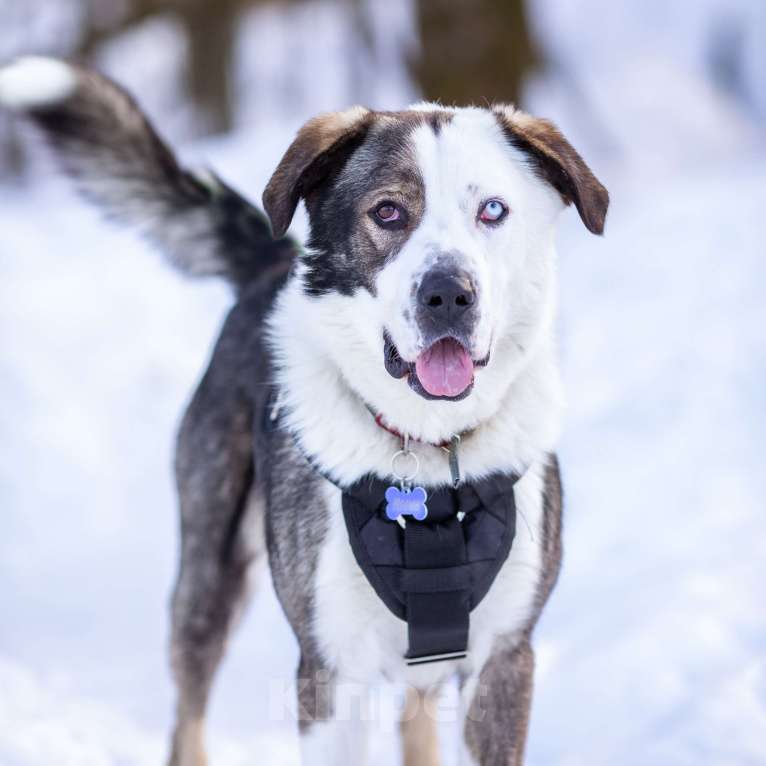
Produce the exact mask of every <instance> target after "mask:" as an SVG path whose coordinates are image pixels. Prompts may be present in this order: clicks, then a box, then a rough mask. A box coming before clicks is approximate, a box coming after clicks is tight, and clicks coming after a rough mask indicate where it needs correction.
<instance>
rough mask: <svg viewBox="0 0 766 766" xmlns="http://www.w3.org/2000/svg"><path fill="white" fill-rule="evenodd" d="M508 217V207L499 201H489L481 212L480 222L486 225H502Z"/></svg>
mask: <svg viewBox="0 0 766 766" xmlns="http://www.w3.org/2000/svg"><path fill="white" fill-rule="evenodd" d="M506 215H508V206H507V205H505V204H504V203H503V202H501V201H500V200H499V199H491V200H487V201H486V202H485V203H484V205H483V206H482V207H481V209H480V210H479V220H480V221H483V222H484V223H500V221H502V220H503V218H505V216H506Z"/></svg>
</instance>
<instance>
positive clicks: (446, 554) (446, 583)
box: [402, 516, 470, 665]
mask: <svg viewBox="0 0 766 766" xmlns="http://www.w3.org/2000/svg"><path fill="white" fill-rule="evenodd" d="M465 563H466V545H465V537H464V536H463V526H462V524H461V523H460V522H459V521H458V520H457V518H455V517H454V516H453V517H452V518H450V519H449V520H448V521H444V522H440V523H436V524H418V523H414V522H413V523H411V524H408V525H407V527H406V529H405V530H404V564H405V567H406V569H405V570H404V577H403V578H402V579H403V580H404V581H408V583H405V582H403V583H402V584H403V585H405V584H409V585H410V589H409V590H407V589H406V588H405V587H403V588H402V590H403V591H404V593H405V597H406V610H407V635H408V639H409V649H408V650H407V654H406V655H405V659H406V661H407V664H408V665H413V664H419V663H422V662H428V661H430V659H429V658H433V657H440V656H441V655H443V654H451V655H453V656H454V658H455V659H457V658H458V656H461V657H464V656H465V653H466V649H467V647H468V624H469V616H468V613H469V603H468V602H469V596H470V593H469V588H468V586H469V583H470V572H468V571H467V570H466V569H461V565H465ZM458 572H461V573H462V576H461V575H458V574H457V573H458Z"/></svg>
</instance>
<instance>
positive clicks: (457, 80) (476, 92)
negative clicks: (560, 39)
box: [411, 0, 540, 104]
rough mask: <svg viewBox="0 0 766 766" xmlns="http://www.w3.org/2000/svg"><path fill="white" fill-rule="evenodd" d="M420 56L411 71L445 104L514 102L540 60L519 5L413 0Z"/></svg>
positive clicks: (428, 94)
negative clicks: (415, 6) (415, 8)
mask: <svg viewBox="0 0 766 766" xmlns="http://www.w3.org/2000/svg"><path fill="white" fill-rule="evenodd" d="M417 15H418V26H419V33H420V42H421V51H420V53H419V55H417V57H416V58H415V59H414V60H413V61H411V69H412V73H413V76H414V77H415V80H416V82H417V83H418V84H419V85H420V87H421V90H422V91H423V95H424V97H425V98H427V99H429V100H437V101H441V102H442V103H444V104H470V103H474V104H485V103H492V102H495V101H511V102H514V103H515V102H517V101H519V100H520V98H521V94H522V86H523V80H524V77H525V75H526V74H528V73H529V72H530V71H531V70H532V69H533V68H534V67H535V66H536V65H537V64H538V63H539V61H540V54H539V52H538V50H537V48H536V46H535V45H534V41H533V40H532V37H531V35H530V31H529V25H528V23H527V16H526V9H525V3H524V0H417Z"/></svg>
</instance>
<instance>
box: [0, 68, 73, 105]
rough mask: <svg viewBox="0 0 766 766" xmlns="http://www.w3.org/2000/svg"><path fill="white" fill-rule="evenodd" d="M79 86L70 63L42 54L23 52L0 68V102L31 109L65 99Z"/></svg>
mask: <svg viewBox="0 0 766 766" xmlns="http://www.w3.org/2000/svg"><path fill="white" fill-rule="evenodd" d="M76 88H77V73H76V71H75V69H74V68H73V67H71V66H70V65H69V64H67V63H65V62H63V61H58V60H56V59H52V58H46V57H43V56H24V57H22V58H19V59H17V60H16V61H14V62H13V63H11V64H9V65H8V66H6V67H3V68H2V69H0V104H3V105H4V106H7V107H9V108H11V109H18V110H22V111H23V110H29V109H38V108H40V107H44V106H49V105H51V104H56V103H58V102H60V101H65V100H66V99H67V98H69V96H71V95H72V93H74V91H75V89H76Z"/></svg>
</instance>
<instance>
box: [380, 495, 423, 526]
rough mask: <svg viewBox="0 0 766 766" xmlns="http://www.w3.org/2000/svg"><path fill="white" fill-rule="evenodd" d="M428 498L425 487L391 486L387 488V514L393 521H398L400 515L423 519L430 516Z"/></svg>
mask: <svg viewBox="0 0 766 766" xmlns="http://www.w3.org/2000/svg"><path fill="white" fill-rule="evenodd" d="M427 498H428V495H427V494H426V491H425V490H424V489H423V487H413V488H412V489H399V487H389V488H388V489H387V490H386V516H387V517H388V518H389V519H391V521H396V520H397V519H398V518H399V517H400V516H412V518H413V519H417V520H418V521H423V519H425V517H426V516H428V508H427V507H426V499H427Z"/></svg>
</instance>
